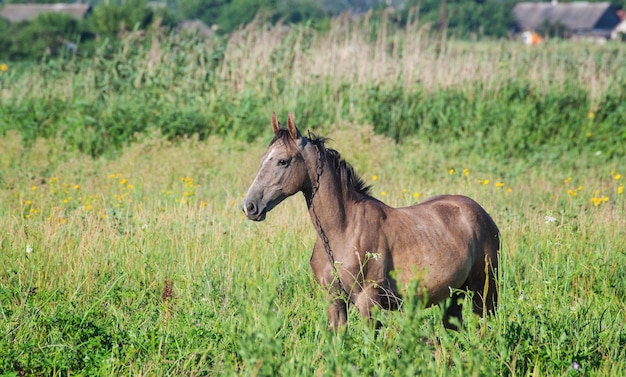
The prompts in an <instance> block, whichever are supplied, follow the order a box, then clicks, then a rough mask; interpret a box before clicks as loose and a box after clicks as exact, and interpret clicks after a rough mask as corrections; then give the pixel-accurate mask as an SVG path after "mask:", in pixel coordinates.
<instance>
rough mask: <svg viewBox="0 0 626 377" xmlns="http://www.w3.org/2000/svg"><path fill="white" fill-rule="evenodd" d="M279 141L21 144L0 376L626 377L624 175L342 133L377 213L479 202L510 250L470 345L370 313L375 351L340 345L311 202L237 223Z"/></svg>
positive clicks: (1, 311)
mask: <svg viewBox="0 0 626 377" xmlns="http://www.w3.org/2000/svg"><path fill="white" fill-rule="evenodd" d="M302 127H303V129H306V128H307V127H306V125H304V124H302ZM270 134H271V128H270V127H269V122H267V125H266V127H265V136H264V137H263V138H262V139H261V140H260V141H258V142H255V143H252V144H244V143H241V142H236V141H230V142H225V141H224V140H223V139H220V138H209V139H208V140H206V141H198V140H196V139H188V140H184V141H181V142H178V143H171V142H168V141H167V140H165V139H164V138H163V137H160V136H152V137H148V138H145V139H144V140H143V141H141V142H139V143H136V144H133V145H132V146H129V147H126V148H125V149H124V150H123V151H122V152H121V154H120V155H119V157H118V158H116V159H91V158H85V157H84V156H83V155H81V154H78V153H75V152H68V151H64V150H63V146H62V143H61V142H54V141H40V142H39V143H38V145H37V146H36V148H33V149H24V148H23V146H22V143H21V142H20V139H19V136H18V135H17V134H15V133H10V134H8V136H7V137H5V138H4V139H3V140H2V149H3V150H4V151H6V152H5V153H4V154H3V157H2V160H1V163H2V165H1V169H2V170H1V171H2V181H1V186H0V215H1V216H0V228H1V229H3V232H2V233H0V247H1V248H2V250H1V251H2V252H1V254H0V258H1V263H2V266H3V268H2V271H1V272H0V331H1V332H2V335H3V336H2V337H0V354H2V355H3V357H2V358H1V360H0V372H2V374H6V375H22V374H26V375H67V374H83V375H130V374H133V375H163V374H165V375H181V374H182V375H198V374H202V375H224V374H226V375H229V374H241V375H373V374H376V375H379V376H383V375H416V374H428V375H522V376H524V375H579V374H580V375H591V376H593V375H602V376H611V375H615V376H617V375H622V374H623V373H624V372H626V362H625V361H624V360H626V354H625V353H624V349H626V347H625V346H626V329H625V328H624V322H625V321H624V320H625V318H624V312H625V304H624V302H625V299H626V276H625V275H624V271H623V268H622V266H624V263H625V262H626V248H625V247H624V244H623V229H624V226H625V225H626V224H625V220H624V219H625V218H626V216H625V215H626V208H625V207H626V206H625V202H626V201H625V200H624V194H618V191H617V190H618V187H619V186H623V182H624V179H626V178H624V177H621V178H620V179H616V177H617V174H621V175H624V174H626V171H624V170H623V169H624V168H623V166H622V165H619V161H618V160H614V161H613V160H612V161H608V162H607V161H605V160H604V159H600V160H594V159H593V158H591V157H590V159H588V160H585V159H582V160H579V161H577V162H576V163H567V162H564V163H563V164H561V165H554V164H544V165H537V166H529V165H525V163H524V162H519V163H516V162H515V161H507V162H502V161H497V160H490V159H487V158H483V157H481V156H479V155H472V156H469V157H467V156H463V155H460V154H457V153H455V149H454V144H427V143H423V142H421V141H419V140H418V139H412V140H408V141H407V142H406V143H404V144H402V145H396V144H394V143H393V142H392V141H390V140H388V139H385V138H383V137H381V136H377V135H374V134H373V133H372V131H370V130H368V129H367V128H364V127H355V126H350V125H337V127H335V128H334V131H332V132H330V134H329V135H328V136H330V137H332V138H333V139H334V141H333V142H332V146H333V147H335V148H337V149H338V150H339V151H340V152H342V154H343V155H344V157H346V159H347V160H348V161H350V162H352V163H353V165H354V166H355V167H356V169H357V171H358V172H360V174H361V175H362V176H363V177H364V178H365V179H366V180H367V181H369V182H371V183H372V184H373V187H374V193H375V194H376V196H378V197H380V198H381V199H383V200H384V201H386V202H388V203H390V204H392V205H395V206H399V205H406V204H409V203H412V202H414V201H415V199H414V193H418V194H419V197H418V200H423V199H424V198H426V197H427V196H430V195H434V194H439V193H444V192H448V193H463V194H467V195H469V196H471V197H473V198H475V199H477V200H478V201H479V202H480V203H481V204H483V206H484V207H485V208H486V209H487V210H488V211H489V212H490V213H491V214H492V216H493V217H494V219H495V220H496V222H497V223H498V225H499V227H500V229H501V232H502V239H503V248H502V252H501V264H500V279H499V288H500V306H499V311H498V313H497V316H496V317H495V318H491V319H489V320H487V321H483V320H479V319H478V318H476V317H475V316H473V315H472V314H471V313H469V310H466V313H465V317H466V323H465V326H464V328H463V330H462V331H460V332H458V333H455V332H448V331H445V330H444V329H443V327H442V325H441V322H440V321H441V316H442V311H441V309H440V308H439V307H435V308H430V309H424V308H422V307H421V305H420V304H419V303H418V302H413V301H411V300H407V301H406V302H405V305H404V307H403V310H402V311H401V312H391V313H389V312H382V311H377V312H376V317H377V318H378V319H379V320H381V322H383V323H384V327H383V330H382V331H381V332H380V333H379V334H378V335H376V333H375V332H374V331H373V330H372V329H371V328H370V326H369V324H368V323H365V322H363V321H362V320H361V319H360V318H359V316H358V313H357V311H356V310H354V309H353V310H351V311H350V321H349V324H348V326H347V327H346V328H345V329H343V330H342V331H341V332H339V333H338V334H335V333H333V332H330V331H328V330H327V325H326V314H325V307H326V302H325V299H324V292H323V291H322V290H321V288H319V287H318V286H317V285H316V283H315V282H314V278H313V275H312V272H311V270H310V268H309V266H308V259H309V257H310V253H311V250H312V245H313V242H314V236H315V233H314V232H315V231H314V228H313V226H312V225H311V224H310V220H309V219H308V214H307V212H306V206H305V203H304V201H303V200H302V198H301V197H300V196H299V195H296V196H295V197H293V198H290V199H289V200H287V201H286V202H284V203H283V204H281V206H279V207H278V208H276V209H275V210H274V211H273V212H271V213H270V214H269V216H268V219H267V220H266V221H265V222H263V223H254V222H250V221H247V220H245V219H244V217H243V215H242V214H241V211H240V210H239V202H240V200H241V198H242V194H243V193H244V192H245V190H246V189H247V185H248V184H249V183H250V182H251V180H252V178H253V175H254V172H255V169H256V167H257V161H258V158H259V157H260V156H261V154H262V153H263V150H264V145H265V143H266V142H267V140H268V138H269V136H270ZM49 156H55V157H56V158H55V159H50V158H49ZM451 168H454V169H455V170H454V173H453V174H450V169H451ZM464 168H467V171H468V176H464V175H463V169H464ZM612 170H613V174H611V171H612ZM374 175H376V176H377V177H376V178H377V179H376V180H375V181H374V180H373V176H374ZM568 177H572V179H571V180H568V182H567V183H565V181H566V180H567V179H568ZM486 180H489V183H488V184H485V183H486ZM500 182H501V183H502V184H503V186H502V187H498V186H501V185H500V184H499V183H500ZM497 183H498V184H497ZM129 185H131V186H129ZM579 186H580V188H581V189H580V190H578V188H579ZM509 188H510V192H509V190H508V189H509ZM572 188H573V189H574V190H575V191H576V193H577V196H576V197H573V196H571V195H570V194H568V191H567V190H568V189H572ZM596 190H600V191H599V192H596ZM383 191H384V192H385V194H384V195H383V194H382V192H383ZM592 197H601V198H604V197H606V198H607V199H606V200H607V201H606V202H604V199H602V200H601V202H600V204H599V205H596V204H594V203H593V202H592V201H591V198H592ZM546 216H550V217H552V218H554V220H553V221H549V220H546V219H547V217H546ZM548 219H549V218H548Z"/></svg>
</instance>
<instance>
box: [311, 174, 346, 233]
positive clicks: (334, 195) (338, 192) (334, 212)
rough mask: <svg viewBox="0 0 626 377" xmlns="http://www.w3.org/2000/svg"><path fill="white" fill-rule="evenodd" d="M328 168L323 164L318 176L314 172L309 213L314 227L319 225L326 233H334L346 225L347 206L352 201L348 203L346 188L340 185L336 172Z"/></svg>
mask: <svg viewBox="0 0 626 377" xmlns="http://www.w3.org/2000/svg"><path fill="white" fill-rule="evenodd" d="M330 169H331V167H329V166H328V165H325V166H324V167H323V169H322V170H321V172H322V174H321V175H320V176H319V177H318V176H317V173H315V174H316V176H315V177H314V178H313V179H314V181H313V185H312V186H313V190H312V191H313V197H312V198H311V200H310V201H309V202H310V205H309V214H310V215H311V219H312V220H313V224H314V225H315V226H316V228H318V227H320V226H321V227H323V228H324V231H325V232H326V233H329V232H330V233H335V232H342V231H343V230H344V229H345V228H346V227H347V220H348V214H347V211H348V209H349V208H347V206H348V205H350V204H354V203H348V200H349V199H348V198H347V193H346V189H345V188H344V187H342V186H341V182H340V179H339V177H338V176H337V173H336V172H334V171H332V170H330ZM318 171H319V170H318ZM318 231H319V229H318Z"/></svg>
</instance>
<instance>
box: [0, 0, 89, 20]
mask: <svg viewBox="0 0 626 377" xmlns="http://www.w3.org/2000/svg"><path fill="white" fill-rule="evenodd" d="M90 10H91V5H89V4H66V3H57V4H5V5H4V6H3V7H2V10H1V11H0V16H1V17H2V18H4V19H5V20H7V21H9V22H20V21H28V20H32V19H34V18H36V17H37V16H39V15H40V14H42V13H49V12H56V13H65V14H67V15H70V16H72V17H74V18H76V19H83V18H85V16H86V15H87V13H89V11H90Z"/></svg>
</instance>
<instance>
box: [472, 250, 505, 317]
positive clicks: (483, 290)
mask: <svg viewBox="0 0 626 377" xmlns="http://www.w3.org/2000/svg"><path fill="white" fill-rule="evenodd" d="M489 261H490V260H489V259H488V258H485V263H484V264H481V265H480V266H479V268H476V270H477V271H475V273H473V274H472V276H471V280H469V281H468V282H467V283H466V284H467V286H468V288H469V289H470V290H471V291H473V292H474V298H473V305H472V306H473V307H472V311H473V312H474V313H476V314H478V315H480V316H481V317H482V316H485V314H495V312H496V306H497V304H498V289H497V286H496V278H495V271H494V268H493V266H492V264H491V263H490V262H489Z"/></svg>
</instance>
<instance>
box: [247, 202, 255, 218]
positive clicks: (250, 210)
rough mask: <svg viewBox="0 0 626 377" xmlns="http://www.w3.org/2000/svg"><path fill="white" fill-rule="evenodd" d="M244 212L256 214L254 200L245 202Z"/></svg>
mask: <svg viewBox="0 0 626 377" xmlns="http://www.w3.org/2000/svg"><path fill="white" fill-rule="evenodd" d="M246 212H247V213H248V214H252V215H255V214H256V205H255V204H254V202H248V203H247V204H246Z"/></svg>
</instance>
